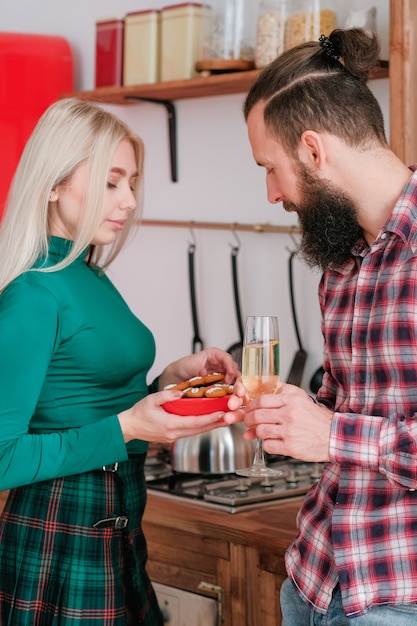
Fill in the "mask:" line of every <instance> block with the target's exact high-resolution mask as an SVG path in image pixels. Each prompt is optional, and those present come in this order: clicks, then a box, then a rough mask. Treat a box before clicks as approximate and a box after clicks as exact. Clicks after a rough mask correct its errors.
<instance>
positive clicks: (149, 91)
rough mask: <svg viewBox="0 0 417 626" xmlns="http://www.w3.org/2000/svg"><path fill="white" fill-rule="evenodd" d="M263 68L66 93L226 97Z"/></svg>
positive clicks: (118, 99)
mask: <svg viewBox="0 0 417 626" xmlns="http://www.w3.org/2000/svg"><path fill="white" fill-rule="evenodd" d="M259 73H260V70H251V71H247V72H245V71H244V72H232V73H227V74H214V75H212V76H206V77H201V78H200V77H198V78H190V79H187V80H173V81H167V82H161V83H151V84H146V85H132V86H129V87H99V88H97V89H94V90H92V91H78V92H75V93H71V94H65V95H66V96H70V95H71V96H76V97H78V98H82V99H83V100H92V101H94V102H103V103H104V102H107V103H111V104H128V103H129V102H133V100H132V101H130V100H129V98H143V99H150V100H183V99H185V98H205V97H208V96H225V95H230V94H237V93H246V92H247V91H249V89H250V87H251V85H252V84H253V82H254V81H255V79H256V77H257V76H258V75H259ZM387 77H388V62H387V61H381V65H380V66H378V67H375V69H374V70H373V71H372V76H371V78H387Z"/></svg>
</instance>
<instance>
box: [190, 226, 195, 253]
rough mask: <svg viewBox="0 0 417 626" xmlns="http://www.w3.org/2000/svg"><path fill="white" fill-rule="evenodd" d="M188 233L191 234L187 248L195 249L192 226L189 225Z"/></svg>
mask: <svg viewBox="0 0 417 626" xmlns="http://www.w3.org/2000/svg"><path fill="white" fill-rule="evenodd" d="M189 230H190V235H191V241H189V242H188V243H189V250H195V247H196V244H197V240H196V237H195V233H194V228H193V227H192V226H191V225H190V229H189Z"/></svg>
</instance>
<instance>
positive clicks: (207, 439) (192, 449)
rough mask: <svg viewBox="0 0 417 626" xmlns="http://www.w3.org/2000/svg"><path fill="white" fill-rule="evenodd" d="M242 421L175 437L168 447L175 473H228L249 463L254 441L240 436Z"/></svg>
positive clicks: (242, 429) (250, 462) (242, 431)
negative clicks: (195, 433) (188, 435)
mask: <svg viewBox="0 0 417 626" xmlns="http://www.w3.org/2000/svg"><path fill="white" fill-rule="evenodd" d="M245 430H246V427H245V426H244V424H242V423H240V422H239V423H237V424H231V425H229V426H223V427H222V428H216V429H215V430H211V431H209V432H207V433H203V434H201V435H193V436H191V437H184V438H182V439H178V441H176V442H175V443H174V444H173V445H172V449H171V467H172V469H173V470H174V471H176V472H188V473H193V474H227V473H234V472H235V471H236V470H237V469H239V468H243V467H248V466H249V465H251V464H252V461H253V455H254V453H255V442H253V441H246V439H243V433H244V432H245Z"/></svg>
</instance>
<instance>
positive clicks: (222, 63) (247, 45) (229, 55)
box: [198, 0, 259, 71]
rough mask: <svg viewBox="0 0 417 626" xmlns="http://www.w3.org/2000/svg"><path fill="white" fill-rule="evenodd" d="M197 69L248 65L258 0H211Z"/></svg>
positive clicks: (242, 67) (254, 31) (232, 67)
mask: <svg viewBox="0 0 417 626" xmlns="http://www.w3.org/2000/svg"><path fill="white" fill-rule="evenodd" d="M210 4H211V19H210V23H209V25H208V27H207V29H206V33H205V36H204V44H203V59H202V61H203V62H202V63H199V64H198V65H199V67H200V69H214V70H216V69H218V70H220V71H221V70H228V69H229V70H234V69H236V70H238V69H252V68H253V67H254V66H255V64H254V56H255V38H256V18H257V14H258V8H259V0H212V2H211V3H210Z"/></svg>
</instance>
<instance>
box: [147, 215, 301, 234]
mask: <svg viewBox="0 0 417 626" xmlns="http://www.w3.org/2000/svg"><path fill="white" fill-rule="evenodd" d="M139 223H140V224H141V225H142V226H166V227H169V228H171V227H175V228H188V229H191V230H192V229H195V228H201V229H204V230H232V231H233V230H239V231H248V232H255V233H283V234H288V235H293V234H297V233H298V232H299V229H298V226H276V225H274V224H240V223H238V222H232V223H228V222H194V221H193V220H191V221H179V220H146V219H143V220H140V222H139Z"/></svg>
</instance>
